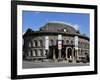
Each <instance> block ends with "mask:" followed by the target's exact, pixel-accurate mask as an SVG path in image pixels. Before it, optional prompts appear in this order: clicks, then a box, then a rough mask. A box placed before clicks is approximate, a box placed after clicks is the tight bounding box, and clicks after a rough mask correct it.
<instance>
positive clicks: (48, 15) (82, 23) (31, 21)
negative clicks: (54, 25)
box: [22, 11, 90, 36]
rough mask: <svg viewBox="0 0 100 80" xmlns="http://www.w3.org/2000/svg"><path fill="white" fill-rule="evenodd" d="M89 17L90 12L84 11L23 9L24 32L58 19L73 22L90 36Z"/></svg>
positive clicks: (81, 31) (75, 26)
mask: <svg viewBox="0 0 100 80" xmlns="http://www.w3.org/2000/svg"><path fill="white" fill-rule="evenodd" d="M89 17H90V16H89V14H82V13H62V12H40V11H23V13H22V27H23V32H25V31H26V30H27V29H28V28H31V29H33V30H38V29H39V28H40V27H42V26H43V25H45V24H46V23H48V22H52V21H58V22H64V23H68V24H71V25H73V26H74V28H79V30H80V33H81V34H86V35H87V36H89V35H90V34H89V33H90V32H89V28H90V27H89V26H90V24H89V22H90V20H89Z"/></svg>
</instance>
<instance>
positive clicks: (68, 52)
mask: <svg viewBox="0 0 100 80" xmlns="http://www.w3.org/2000/svg"><path fill="white" fill-rule="evenodd" d="M70 57H71V58H72V48H68V49H67V58H70Z"/></svg>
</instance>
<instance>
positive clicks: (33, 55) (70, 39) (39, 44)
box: [23, 22, 90, 62]
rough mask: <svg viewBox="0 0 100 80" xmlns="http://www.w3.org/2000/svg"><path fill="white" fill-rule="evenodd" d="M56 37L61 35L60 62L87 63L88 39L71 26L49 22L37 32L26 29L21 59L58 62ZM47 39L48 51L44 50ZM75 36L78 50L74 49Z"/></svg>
mask: <svg viewBox="0 0 100 80" xmlns="http://www.w3.org/2000/svg"><path fill="white" fill-rule="evenodd" d="M58 35H62V40H61V42H62V45H61V46H62V49H61V55H60V58H61V59H60V61H62V60H65V61H68V62H89V55H90V54H89V38H88V37H87V36H85V35H82V34H80V32H79V31H78V30H75V29H74V28H73V27H72V26H71V25H68V24H65V23H60V22H59V23H58V22H49V23H47V24H46V25H44V26H43V27H41V28H40V30H39V31H33V30H32V29H28V30H27V31H26V33H25V34H24V35H23V40H24V44H23V59H24V60H33V61H36V60H37V61H38V60H40V61H43V60H47V59H48V60H49V59H51V60H54V61H59V54H60V53H59V49H58ZM46 36H48V37H49V49H48V50H46V49H45V44H46V43H45V37H46ZM75 36H77V37H78V49H76V48H75Z"/></svg>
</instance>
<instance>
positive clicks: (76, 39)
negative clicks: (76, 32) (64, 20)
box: [75, 36, 78, 49]
mask: <svg viewBox="0 0 100 80" xmlns="http://www.w3.org/2000/svg"><path fill="white" fill-rule="evenodd" d="M75 49H78V36H75Z"/></svg>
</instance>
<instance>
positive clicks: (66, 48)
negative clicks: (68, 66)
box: [66, 48, 67, 59]
mask: <svg viewBox="0 0 100 80" xmlns="http://www.w3.org/2000/svg"><path fill="white" fill-rule="evenodd" d="M66 59H67V48H66Z"/></svg>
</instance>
